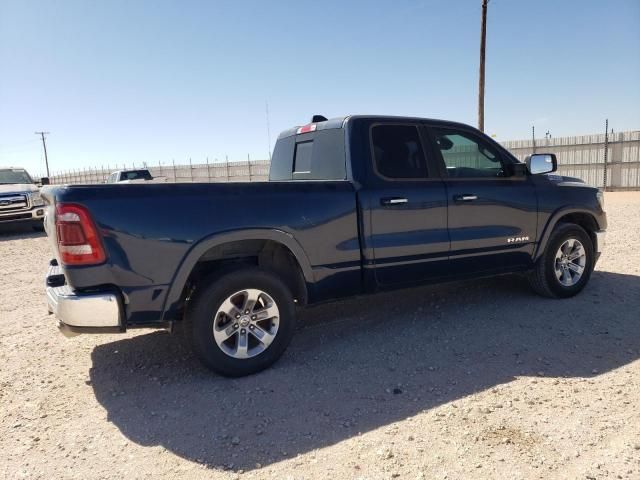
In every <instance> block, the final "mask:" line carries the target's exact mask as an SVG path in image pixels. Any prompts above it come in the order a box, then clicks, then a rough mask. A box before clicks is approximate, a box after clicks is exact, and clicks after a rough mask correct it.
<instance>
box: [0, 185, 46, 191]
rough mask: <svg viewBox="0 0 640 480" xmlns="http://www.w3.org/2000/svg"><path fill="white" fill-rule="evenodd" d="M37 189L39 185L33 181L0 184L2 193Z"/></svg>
mask: <svg viewBox="0 0 640 480" xmlns="http://www.w3.org/2000/svg"><path fill="white" fill-rule="evenodd" d="M37 191H38V187H36V186H35V185H32V184H31V183H10V184H8V185H2V184H0V193H24V192H37Z"/></svg>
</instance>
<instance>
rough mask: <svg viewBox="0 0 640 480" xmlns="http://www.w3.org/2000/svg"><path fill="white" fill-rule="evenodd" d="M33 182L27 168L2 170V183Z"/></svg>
mask: <svg viewBox="0 0 640 480" xmlns="http://www.w3.org/2000/svg"><path fill="white" fill-rule="evenodd" d="M7 183H9V184H11V183H33V180H31V177H30V176H29V174H28V173H27V172H26V170H13V169H2V170H0V184H7Z"/></svg>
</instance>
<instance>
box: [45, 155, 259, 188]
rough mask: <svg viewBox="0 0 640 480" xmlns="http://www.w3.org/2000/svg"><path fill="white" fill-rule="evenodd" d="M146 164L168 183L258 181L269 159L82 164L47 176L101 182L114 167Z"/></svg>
mask: <svg viewBox="0 0 640 480" xmlns="http://www.w3.org/2000/svg"><path fill="white" fill-rule="evenodd" d="M140 168H146V169H148V170H149V171H150V172H151V175H152V176H153V177H154V178H158V179H159V180H162V179H164V180H165V181H167V182H171V183H191V182H198V183H212V182H261V181H265V180H267V179H268V178H269V160H253V161H244V162H224V163H220V162H215V163H210V162H206V163H200V164H192V163H189V164H182V165H176V164H175V163H171V164H168V165H163V164H161V163H158V165H148V164H138V165H135V164H133V165H124V164H122V165H115V166H113V167H100V168H85V169H77V170H69V171H64V172H58V173H56V174H54V175H52V176H51V177H50V178H49V181H50V182H51V183H52V184H67V185H69V184H91V183H104V182H105V181H106V179H107V177H108V176H109V175H110V174H111V173H113V172H114V171H116V170H135V169H140Z"/></svg>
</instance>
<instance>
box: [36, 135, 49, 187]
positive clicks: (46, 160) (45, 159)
mask: <svg viewBox="0 0 640 480" xmlns="http://www.w3.org/2000/svg"><path fill="white" fill-rule="evenodd" d="M34 133H35V134H36V135H40V137H42V148H44V163H45V165H46V166H47V177H49V159H48V158H47V142H46V141H45V139H44V138H45V137H44V136H45V135H49V132H34Z"/></svg>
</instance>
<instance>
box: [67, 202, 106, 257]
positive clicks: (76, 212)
mask: <svg viewBox="0 0 640 480" xmlns="http://www.w3.org/2000/svg"><path fill="white" fill-rule="evenodd" d="M56 232H57V235H58V251H59V252H60V260H61V261H62V263H63V264H65V265H95V264H98V263H102V262H104V261H105V258H106V256H105V253H104V248H103V246H102V241H101V240H100V236H99V235H98V230H97V228H96V226H95V224H94V223H93V220H92V219H91V215H90V214H89V211H88V210H87V209H86V208H85V207H83V206H82V205H76V204H73V203H59V204H58V205H56Z"/></svg>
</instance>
